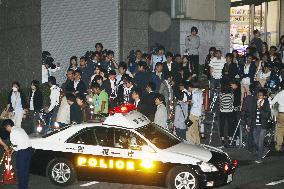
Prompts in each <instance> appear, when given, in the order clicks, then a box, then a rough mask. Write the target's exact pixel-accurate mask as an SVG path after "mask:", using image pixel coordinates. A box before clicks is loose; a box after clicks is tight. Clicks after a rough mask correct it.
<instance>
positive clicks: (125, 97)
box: [117, 75, 135, 105]
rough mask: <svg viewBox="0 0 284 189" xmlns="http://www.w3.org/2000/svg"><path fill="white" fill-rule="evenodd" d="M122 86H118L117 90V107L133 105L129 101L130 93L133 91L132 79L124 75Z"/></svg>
mask: <svg viewBox="0 0 284 189" xmlns="http://www.w3.org/2000/svg"><path fill="white" fill-rule="evenodd" d="M122 80H123V84H121V85H119V86H118V90H117V102H118V105H120V104H125V103H133V100H132V99H131V93H132V92H133V89H134V87H135V86H134V83H133V79H132V78H131V77H130V76H129V75H124V76H123V78H122Z"/></svg>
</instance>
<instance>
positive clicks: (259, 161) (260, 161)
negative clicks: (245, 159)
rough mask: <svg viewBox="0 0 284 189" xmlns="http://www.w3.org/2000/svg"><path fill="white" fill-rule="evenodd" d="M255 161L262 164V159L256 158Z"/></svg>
mask: <svg viewBox="0 0 284 189" xmlns="http://www.w3.org/2000/svg"><path fill="white" fill-rule="evenodd" d="M254 162H255V163H257V164H260V163H262V160H259V159H258V160H255V161H254Z"/></svg>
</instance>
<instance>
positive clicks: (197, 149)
mask: <svg viewBox="0 0 284 189" xmlns="http://www.w3.org/2000/svg"><path fill="white" fill-rule="evenodd" d="M165 151H167V152H170V153H176V154H181V155H186V156H190V157H194V158H196V159H200V160H201V161H204V162H208V161H209V160H210V159H211V158H212V153H211V152H210V150H207V149H205V148H204V147H202V146H199V145H195V144H189V143H184V142H182V143H180V144H177V145H175V146H172V147H170V148H168V149H166V150H165Z"/></svg>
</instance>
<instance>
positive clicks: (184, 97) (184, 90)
mask: <svg viewBox="0 0 284 189" xmlns="http://www.w3.org/2000/svg"><path fill="white" fill-rule="evenodd" d="M181 92H182V93H183V100H182V101H183V102H187V101H188V100H189V99H188V97H190V96H191V93H190V92H188V91H187V90H186V89H183V90H182V91H181Z"/></svg>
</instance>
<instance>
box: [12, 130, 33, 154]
mask: <svg viewBox="0 0 284 189" xmlns="http://www.w3.org/2000/svg"><path fill="white" fill-rule="evenodd" d="M10 141H11V143H12V144H13V146H14V147H13V149H14V150H15V151H18V150H24V149H27V148H29V147H31V142H30V139H29V136H28V135H27V133H26V132H25V130H24V129H22V128H21V127H15V126H14V127H12V129H11V133H10Z"/></svg>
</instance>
